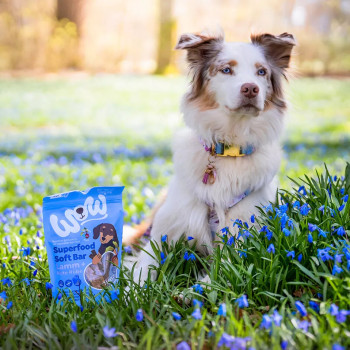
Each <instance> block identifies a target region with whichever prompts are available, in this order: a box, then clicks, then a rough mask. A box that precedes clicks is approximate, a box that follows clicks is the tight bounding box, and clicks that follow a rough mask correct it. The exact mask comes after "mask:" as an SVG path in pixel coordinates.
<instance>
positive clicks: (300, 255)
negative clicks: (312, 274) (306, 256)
mask: <svg viewBox="0 0 350 350" xmlns="http://www.w3.org/2000/svg"><path fill="white" fill-rule="evenodd" d="M297 259H298V261H299V262H301V260H302V259H303V254H301V253H300V254H299V255H298V258H297Z"/></svg>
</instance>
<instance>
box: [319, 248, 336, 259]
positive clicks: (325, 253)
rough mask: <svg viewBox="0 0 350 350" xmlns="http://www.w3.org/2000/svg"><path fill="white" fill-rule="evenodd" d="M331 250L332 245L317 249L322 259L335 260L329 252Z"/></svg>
mask: <svg viewBox="0 0 350 350" xmlns="http://www.w3.org/2000/svg"><path fill="white" fill-rule="evenodd" d="M330 250H331V248H330V247H327V248H324V249H317V256H318V257H319V258H320V259H321V260H322V261H328V260H333V257H332V256H331V255H330V254H329V251H330Z"/></svg>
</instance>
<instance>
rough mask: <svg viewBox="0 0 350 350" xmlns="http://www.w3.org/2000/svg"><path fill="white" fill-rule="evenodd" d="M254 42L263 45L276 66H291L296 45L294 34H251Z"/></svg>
mask: <svg viewBox="0 0 350 350" xmlns="http://www.w3.org/2000/svg"><path fill="white" fill-rule="evenodd" d="M250 39H251V41H252V43H253V44H255V45H258V46H261V47H262V49H263V50H264V53H265V56H266V58H267V59H269V60H271V61H272V62H273V64H274V65H275V66H277V67H278V68H280V69H282V70H285V69H287V68H288V67H289V62H290V56H291V53H292V50H293V47H294V46H295V45H296V42H295V40H294V37H293V35H292V34H288V33H283V34H280V35H278V36H275V35H272V34H251V36H250Z"/></svg>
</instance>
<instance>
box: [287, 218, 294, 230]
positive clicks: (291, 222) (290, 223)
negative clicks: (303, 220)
mask: <svg viewBox="0 0 350 350" xmlns="http://www.w3.org/2000/svg"><path fill="white" fill-rule="evenodd" d="M287 225H288V227H289V228H291V229H292V228H294V224H293V220H292V219H289V220H288V221H287Z"/></svg>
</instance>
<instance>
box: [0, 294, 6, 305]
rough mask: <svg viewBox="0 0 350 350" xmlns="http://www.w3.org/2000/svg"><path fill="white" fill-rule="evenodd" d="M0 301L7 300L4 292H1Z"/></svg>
mask: <svg viewBox="0 0 350 350" xmlns="http://www.w3.org/2000/svg"><path fill="white" fill-rule="evenodd" d="M0 299H3V300H6V299H7V294H6V292H5V291H3V292H1V293H0ZM0 304H1V301H0Z"/></svg>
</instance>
